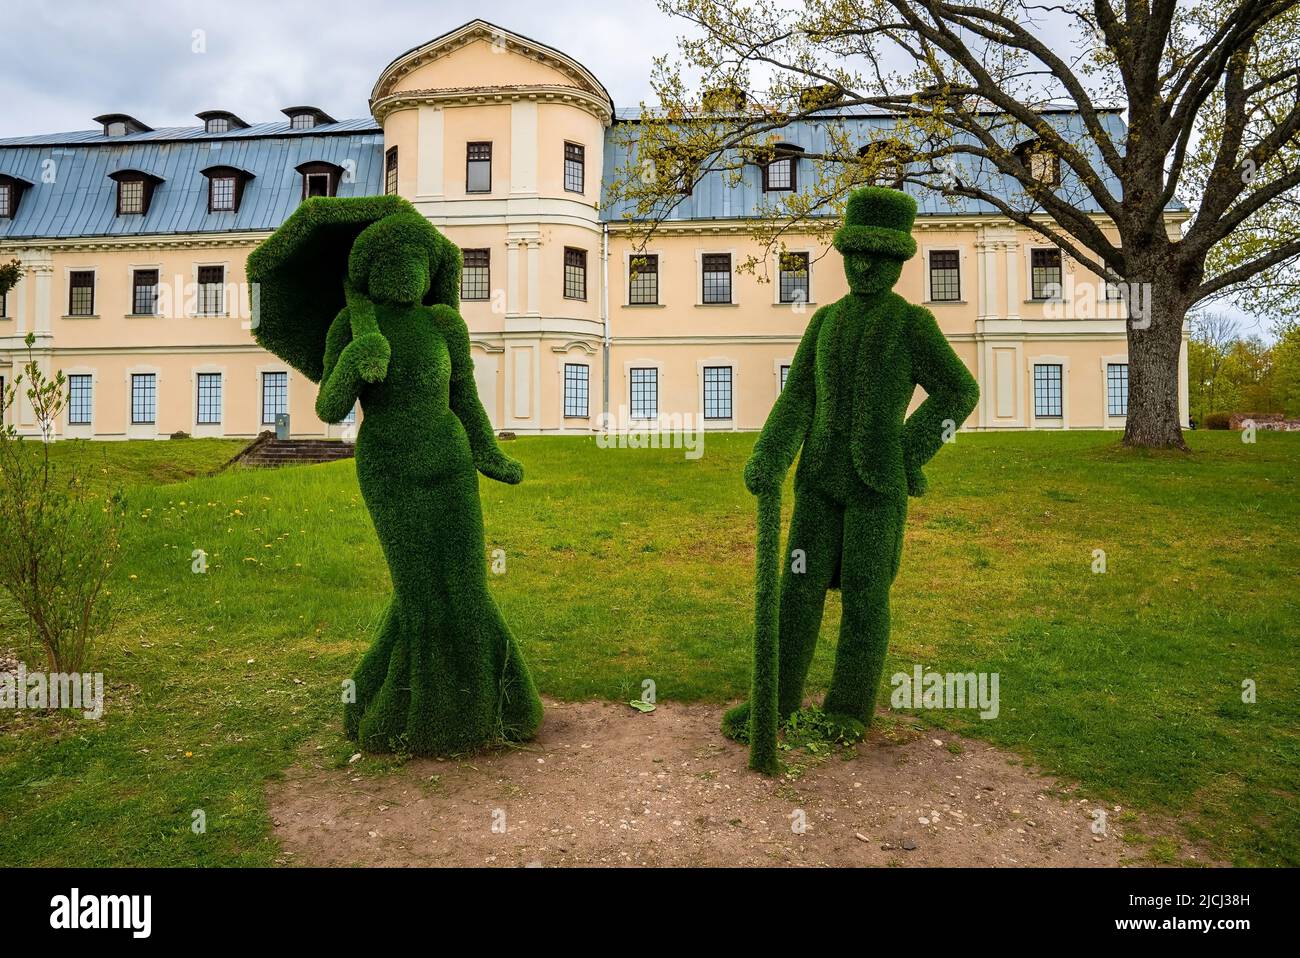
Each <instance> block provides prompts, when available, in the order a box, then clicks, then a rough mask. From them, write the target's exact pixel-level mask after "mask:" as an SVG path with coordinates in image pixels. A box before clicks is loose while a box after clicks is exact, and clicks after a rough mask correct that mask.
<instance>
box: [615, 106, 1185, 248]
mask: <svg viewBox="0 0 1300 958" xmlns="http://www.w3.org/2000/svg"><path fill="white" fill-rule="evenodd" d="M620 114H621V119H622V120H623V122H619V123H616V124H615V125H614V126H613V127H611V128H610V131H609V133H608V134H607V135H606V142H605V169H604V182H606V183H608V182H610V181H611V180H612V179H613V178H614V177H615V175H616V174H617V172H618V171H619V170H623V169H625V168H627V167H628V162H629V156H631V157H632V158H633V159H635V150H636V147H635V142H634V139H635V136H636V130H637V124H635V123H630V122H627V120H629V119H632V118H634V117H637V116H639V111H628V110H623V111H620ZM1101 116H1102V122H1103V123H1104V124H1105V126H1106V128H1107V131H1108V132H1109V133H1110V135H1111V138H1112V139H1114V140H1115V141H1116V142H1119V143H1122V142H1123V140H1124V138H1125V136H1126V135H1127V132H1128V131H1127V128H1126V126H1125V124H1124V121H1123V119H1122V118H1121V117H1120V116H1119V114H1118V113H1111V112H1107V113H1103V114H1102V115H1101ZM1044 118H1045V119H1047V120H1048V122H1050V123H1052V124H1053V125H1054V126H1055V127H1056V128H1057V129H1059V130H1062V131H1063V132H1064V133H1065V134H1066V135H1067V136H1068V137H1069V139H1070V140H1071V141H1072V142H1075V143H1077V144H1078V145H1079V147H1080V149H1081V151H1082V152H1083V153H1084V154H1085V155H1086V156H1088V158H1089V160H1090V162H1091V163H1092V165H1093V168H1094V169H1095V170H1097V171H1098V172H1099V173H1103V174H1104V175H1105V176H1106V187H1107V189H1109V190H1110V191H1111V192H1112V193H1113V194H1115V195H1117V196H1118V195H1119V194H1120V192H1121V190H1120V184H1119V181H1118V179H1116V178H1115V177H1114V176H1113V175H1111V174H1110V171H1109V168H1108V167H1107V166H1106V164H1105V162H1104V161H1103V160H1102V159H1101V155H1100V151H1099V150H1098V149H1097V145H1096V143H1095V142H1094V141H1093V140H1092V138H1091V137H1090V136H1088V134H1087V132H1086V130H1085V127H1084V124H1083V118H1082V117H1081V116H1079V114H1078V113H1073V112H1052V113H1050V114H1047V113H1045V114H1044ZM893 123H894V119H893V117H891V116H890V115H889V114H887V113H883V112H881V111H878V110H874V109H870V108H861V109H851V110H844V111H827V115H826V116H825V118H821V117H818V118H810V119H801V120H796V121H794V122H792V123H791V124H790V125H789V126H788V127H786V128H785V129H783V130H782V131H781V141H782V142H783V143H788V144H791V145H793V146H798V147H800V148H802V149H803V150H804V151H806V152H808V153H823V152H827V151H829V150H830V149H831V146H830V142H829V141H830V137H831V131H832V130H835V131H839V130H845V131H847V132H848V133H849V135H850V136H852V137H854V138H855V139H856V140H857V141H858V142H860V143H862V144H867V143H870V142H872V141H873V140H878V139H880V138H881V137H882V133H883V131H884V130H887V129H888V128H889V127H890V126H892V125H893ZM1010 132H1011V131H1010V128H1008V134H1009V133H1010ZM629 138H630V139H632V140H633V142H632V143H631V144H629V143H628V142H627V140H628V139H629ZM1025 138H1026V139H1027V138H1028V134H1026V136H1025ZM1006 145H1007V147H1008V148H1010V147H1013V146H1015V145H1016V141H1009V142H1008V143H1007V144H1006ZM951 160H952V166H953V169H954V172H956V173H957V175H958V176H959V177H960V178H961V180H962V181H964V182H966V183H970V184H978V185H979V186H980V188H981V189H983V190H984V191H985V192H988V193H990V194H992V195H994V196H999V197H1001V198H1003V199H1005V200H1007V201H1008V202H1009V203H1010V204H1011V205H1013V206H1016V207H1019V208H1023V207H1024V204H1025V202H1026V200H1025V198H1024V197H1023V195H1022V194H1021V187H1020V184H1019V183H1018V182H1017V181H1016V180H1015V179H1014V178H1013V177H1009V176H1005V175H1003V174H1002V173H999V172H997V171H996V170H995V169H994V168H993V166H992V164H989V163H987V162H986V161H985V160H983V159H982V158H980V157H974V156H968V155H965V154H959V155H955V156H953V157H951ZM733 175H734V172H733V171H731V170H726V171H715V172H710V173H706V174H704V176H703V177H702V178H701V179H700V180H699V181H698V182H697V183H696V184H695V188H694V189H693V190H692V192H691V195H690V196H683V197H682V199H681V201H680V202H679V203H678V204H677V205H676V206H675V207H674V208H673V209H672V211H671V212H670V213H669V214H668V216H667V220H668V221H669V222H680V221H690V220H715V219H717V220H726V219H744V218H748V217H752V216H756V215H759V213H760V212H761V211H762V207H763V197H764V194H763V177H762V169H761V168H760V167H759V166H758V165H757V164H754V163H749V164H746V165H745V167H744V169H743V171H742V178H741V182H739V183H733V182H731V177H732V176H733ZM1061 178H1062V182H1061V186H1060V187H1059V189H1058V193H1059V194H1060V195H1061V196H1063V197H1068V198H1069V199H1070V201H1071V202H1072V203H1073V205H1075V206H1076V207H1078V208H1079V209H1082V210H1084V211H1086V212H1090V213H1099V212H1101V208H1100V207H1099V206H1098V205H1097V202H1096V200H1095V199H1094V198H1093V197H1092V195H1091V193H1089V191H1088V190H1087V189H1085V188H1084V187H1083V186H1082V185H1081V184H1080V183H1078V182H1077V180H1076V179H1075V178H1074V176H1073V172H1072V171H1071V170H1070V168H1069V167H1068V166H1067V165H1066V164H1065V163H1062V164H1061ZM809 179H810V177H809V176H807V175H805V176H804V177H803V180H804V182H805V183H806V182H807V181H808V180H809ZM906 191H907V192H908V193H909V194H911V195H912V196H913V197H914V198H915V199H916V202H917V212H918V213H919V214H920V215H923V216H925V215H947V216H952V215H955V214H979V213H983V214H994V213H997V212H998V211H997V209H996V208H995V207H994V206H992V205H991V204H989V203H986V202H983V201H980V200H969V199H964V198H952V197H948V196H944V195H943V194H941V193H938V192H935V191H933V190H925V189H922V188H920V187H917V186H914V185H912V184H907V185H906ZM767 205H768V206H769V207H770V205H771V204H770V203H769V204H767ZM631 208H632V205H631V204H629V203H623V202H620V203H609V202H606V203H605V204H603V205H602V209H601V218H602V219H604V220H606V221H609V222H617V221H621V220H623V219H624V214H625V213H626V212H627V211H628V210H629V209H631ZM1170 209H1185V207H1184V206H1182V205H1181V204H1178V203H1171V204H1170ZM826 212H827V215H830V214H831V210H830V209H829V207H828V208H827V210H826Z"/></svg>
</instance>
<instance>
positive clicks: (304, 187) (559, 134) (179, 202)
mask: <svg viewBox="0 0 1300 958" xmlns="http://www.w3.org/2000/svg"><path fill="white" fill-rule="evenodd" d="M370 103H371V110H372V117H370V118H367V119H364V120H345V121H336V120H334V119H333V118H332V117H330V116H328V115H327V114H326V113H324V112H323V111H322V110H320V109H318V108H315V107H309V106H298V107H289V108H287V109H285V111H284V112H285V114H286V119H285V121H283V122H275V123H256V124H248V123H245V122H244V121H243V120H241V119H240V118H239V117H237V116H235V115H234V114H231V113H227V112H223V111H217V110H213V111H208V112H204V113H200V114H197V116H198V118H199V120H200V121H201V123H202V125H200V126H195V127H184V128H169V129H157V130H154V129H150V128H148V127H147V126H145V125H144V124H143V123H141V122H140V121H138V120H136V119H134V118H132V117H130V116H126V115H121V114H110V115H105V116H102V117H97V118H96V120H95V122H96V123H97V124H98V128H97V129H94V130H90V131H83V132H78V133H69V134H47V135H37V136H28V137H19V138H10V139H3V140H0V262H3V261H8V260H9V259H13V258H16V259H18V260H19V261H20V262H21V263H22V265H23V267H24V270H25V273H24V277H23V279H22V280H21V282H20V283H19V284H18V285H17V286H16V287H15V288H14V289H13V290H12V291H11V292H10V293H9V295H8V296H7V297H5V298H4V300H3V302H2V303H0V378H3V380H4V381H5V382H6V383H12V381H13V377H14V375H15V374H16V373H18V372H20V371H21V367H22V364H23V363H24V362H25V361H26V358H27V350H26V347H25V346H24V345H23V340H24V338H25V336H26V335H27V334H28V333H32V334H33V335H34V336H35V344H34V346H33V347H32V349H33V355H34V356H35V358H36V359H37V361H38V362H39V363H40V364H41V365H42V367H43V368H44V369H45V371H46V372H47V373H53V372H54V371H56V370H61V371H62V372H63V373H64V375H65V376H67V378H68V384H69V385H68V389H69V403H68V409H67V411H66V413H65V415H64V417H63V421H61V422H60V423H59V426H58V433H59V435H61V436H66V437H83V438H97V439H124V438H126V439H133V438H140V439H145V438H165V437H167V436H169V435H171V434H173V433H177V432H184V433H188V434H191V435H195V436H234V437H250V436H253V435H256V434H257V433H258V432H260V431H261V430H263V429H266V428H270V427H271V425H272V424H273V423H274V421H275V417H276V416H277V415H278V414H281V413H288V414H289V415H290V417H291V423H292V431H293V434H294V435H296V436H303V437H309V436H347V435H349V434H350V432H351V425H350V424H349V423H343V424H326V423H322V422H321V421H320V420H319V419H318V418H317V417H316V415H315V412H314V404H315V398H316V387H315V385H314V384H313V383H312V382H310V381H309V380H307V379H306V378H305V377H304V376H302V375H301V374H300V373H298V372H297V371H296V370H293V369H291V368H289V367H288V366H286V365H285V364H284V363H282V362H280V361H279V360H278V359H276V358H275V357H273V356H271V355H270V354H268V353H266V352H265V351H263V350H262V349H260V348H259V347H258V346H257V345H256V343H255V342H254V340H253V337H252V329H251V327H252V324H253V322H255V318H254V317H255V310H254V309H253V308H252V305H251V300H252V299H253V297H252V296H251V295H250V293H251V291H250V290H248V289H247V286H246V282H245V275H244V262H245V259H246V257H247V255H248V253H249V252H250V250H251V249H252V248H253V247H254V246H255V245H256V244H257V243H258V242H260V241H261V240H262V239H264V238H265V237H266V236H268V235H270V233H271V232H272V231H273V230H274V229H275V228H276V227H277V226H278V225H279V224H280V223H281V222H283V221H284V219H285V218H287V217H288V216H289V215H290V214H291V213H292V212H293V210H294V208H295V207H296V206H297V204H298V203H299V202H301V201H302V200H303V199H304V198H305V197H308V196H315V195H327V196H362V195H373V194H378V193H385V192H387V193H397V194H399V195H401V196H403V197H405V198H407V199H409V200H410V201H411V202H412V203H414V204H415V206H416V207H417V208H418V209H419V210H420V211H421V212H422V213H423V214H424V215H425V216H427V217H428V218H429V219H430V221H431V222H433V223H434V225H436V226H437V227H438V228H439V229H441V230H443V231H444V232H445V233H446V234H447V235H448V236H449V237H450V238H451V239H452V240H453V241H454V242H455V243H457V244H458V245H459V246H460V247H461V249H462V250H463V251H464V255H465V267H464V273H463V276H462V288H461V293H462V303H461V310H462V313H463V315H464V317H465V320H466V322H467V323H468V325H469V329H470V334H471V340H472V354H473V358H474V369H475V377H476V380H477V383H478V389H479V394H480V396H481V397H482V400H483V405H484V407H485V408H486V409H487V411H488V414H489V415H490V416H491V418H492V421H493V423H494V424H495V425H496V427H497V428H498V429H501V430H510V431H514V432H518V433H575V434H591V433H592V432H593V431H595V430H597V429H601V428H606V427H608V426H609V425H611V424H612V425H613V427H614V428H619V429H624V428H638V426H639V425H642V424H645V423H648V422H653V421H657V420H668V421H682V422H684V423H685V424H687V425H696V424H698V425H700V426H702V427H703V428H705V429H724V430H732V429H756V428H759V427H760V426H761V425H762V424H763V421H764V419H765V418H766V416H767V413H768V410H769V409H770V408H771V405H772V403H773V402H774V400H775V399H776V396H777V395H778V394H779V392H780V389H781V387H782V385H783V382H784V377H785V373H786V370H787V369H788V367H789V364H790V361H791V359H792V357H793V355H794V351H795V348H796V346H797V345H798V342H799V338H800V336H801V335H802V333H803V330H804V328H805V326H806V325H807V322H808V319H809V318H810V317H811V315H812V312H813V311H814V310H815V309H816V308H817V306H818V305H820V304H823V303H829V302H832V301H834V300H835V299H837V298H838V297H840V296H842V295H844V294H845V293H846V292H847V287H846V284H845V280H844V276H843V271H842V269H841V265H840V262H839V258H838V254H836V253H835V251H834V250H829V251H828V250H827V249H826V248H825V246H824V245H823V244H822V243H820V242H818V241H816V240H814V239H813V238H811V237H803V238H800V237H797V236H788V237H786V250H787V256H786V257H784V258H783V259H781V260H777V259H776V258H773V261H772V262H771V263H770V264H769V267H770V268H769V269H768V270H767V271H760V272H759V274H758V275H756V274H753V273H749V272H743V271H738V270H737V266H738V265H739V264H740V263H741V262H742V261H744V260H745V259H747V258H748V257H749V256H750V254H751V253H752V252H753V251H754V250H755V248H756V244H755V242H754V241H753V240H752V239H751V238H750V233H749V227H748V225H747V224H748V223H749V221H750V218H751V216H752V215H753V211H754V210H756V209H757V208H758V206H759V204H760V202H761V199H762V196H763V193H764V192H765V191H768V190H772V189H784V188H790V187H794V188H797V184H798V163H799V160H798V157H797V154H795V155H791V156H788V157H784V158H783V159H782V160H781V161H780V163H779V164H771V165H769V166H768V167H767V168H765V169H764V168H759V167H757V166H756V167H754V169H753V170H752V171H747V172H746V175H745V178H744V181H743V182H742V183H740V184H728V183H725V182H723V179H722V177H721V175H716V174H709V175H706V176H705V177H704V178H703V179H702V180H701V181H700V182H699V183H697V184H696V185H695V187H694V189H693V190H692V192H691V194H690V195H689V196H686V197H684V198H683V201H682V202H681V203H680V204H679V205H678V206H677V208H676V209H675V210H674V211H673V213H672V214H671V216H670V218H669V219H668V220H667V221H666V222H665V223H664V224H663V226H662V227H661V228H660V229H659V230H658V231H657V232H656V233H655V235H654V237H653V238H652V240H651V242H650V243H649V245H648V247H647V248H646V249H645V250H644V251H640V252H637V253H635V254H634V251H633V240H632V238H631V237H630V236H629V232H628V229H627V227H626V225H625V222H624V219H623V217H622V215H621V210H619V209H618V208H617V207H611V206H609V205H607V204H606V203H604V202H603V185H604V184H605V183H607V182H609V180H610V178H611V177H612V176H613V175H614V171H615V170H617V169H619V168H620V167H621V165H622V164H623V163H624V162H626V158H627V157H626V152H625V151H626V150H627V148H628V147H627V143H626V140H627V138H626V137H624V136H623V135H622V134H623V133H624V132H626V131H627V130H628V129H629V127H628V126H627V124H630V123H635V114H634V113H631V114H622V113H620V112H618V111H616V110H615V107H614V104H613V102H612V100H611V98H610V96H609V94H608V92H607V91H606V90H605V88H604V87H603V86H602V85H601V83H600V81H599V80H598V79H597V78H596V77H595V76H594V75H592V74H591V72H590V71H588V70H587V69H586V68H585V67H583V66H582V65H581V64H579V63H577V62H576V61H574V60H572V59H571V58H570V57H568V56H566V55H565V54H564V53H562V52H560V51H558V50H556V49H553V48H551V47H549V46H546V45H544V44H541V43H538V42H536V41H533V40H530V39H528V38H525V37H522V36H519V35H516V34H513V33H511V32H509V31H507V30H503V29H501V28H499V27H496V26H493V25H491V24H488V23H485V22H483V21H478V20H476V21H473V22H471V23H468V24H465V25H464V26H462V27H459V28H458V29H456V30H453V31H451V32H450V33H447V34H445V35H443V36H441V37H438V38H437V39H435V40H432V41H430V42H428V43H425V44H422V45H421V46H419V47H416V48H414V49H412V50H410V51H408V52H407V53H405V54H403V55H402V56H400V57H398V58H397V59H396V60H394V61H393V62H392V63H391V64H389V66H388V67H387V68H385V69H384V71H383V72H382V74H381V75H380V76H379V78H378V80H377V82H376V83H375V86H374V89H373V91H372V94H371V101H370ZM1110 120H1111V121H1113V122H1115V123H1119V122H1120V120H1119V117H1118V116H1114V117H1111V118H1110ZM835 122H838V123H842V124H848V125H849V126H850V128H852V124H854V123H856V124H860V125H861V126H862V129H863V133H864V136H865V134H867V133H868V132H869V130H867V127H868V126H869V125H870V124H872V123H879V122H882V120H881V118H879V117H867V116H863V117H857V118H848V119H846V118H843V117H840V118H837V119H836V120H835ZM820 127H821V125H820V124H819V123H818V122H812V121H805V122H802V123H800V124H798V125H796V127H794V128H792V129H791V130H790V131H789V132H788V134H787V138H788V139H790V140H791V141H792V142H794V143H796V144H797V145H800V146H805V147H806V148H812V147H814V146H815V145H816V143H817V138H818V137H819V136H821V135H823V131H822V130H821V128H820ZM801 138H802V140H801ZM803 141H806V142H803ZM785 164H788V166H787V165H785ZM751 173H752V175H751ZM918 201H919V203H920V213H919V215H918V217H917V222H916V238H917V245H918V247H919V253H918V255H917V256H916V257H914V258H913V259H912V260H910V261H909V262H908V263H907V264H906V266H905V267H904V271H903V276H902V280H901V281H900V284H899V287H898V291H899V292H900V293H901V294H902V295H903V296H905V297H907V298H908V299H909V300H911V301H913V302H921V303H925V304H926V305H927V306H928V307H929V308H930V309H931V310H932V311H933V312H934V314H935V315H936V317H937V318H938V321H939V324H940V326H941V327H942V329H943V330H944V332H945V333H946V334H947V335H948V337H949V338H950V340H951V341H952V343H953V346H954V348H955V349H956V351H957V352H958V354H959V355H960V356H961V357H962V359H963V360H965V362H966V363H967V364H968V366H969V367H970V369H971V371H972V373H974V375H975V376H976V378H977V379H978V381H979V384H980V389H981V400H980V405H979V407H978V408H977V410H976V412H975V413H974V414H972V416H971V418H970V420H969V421H968V422H967V423H966V428H969V429H1030V428H1057V429H1061V428H1064V429H1070V428H1087V429H1099V428H1120V427H1122V425H1123V423H1124V414H1125V411H1126V408H1127V369H1128V367H1127V355H1126V353H1127V348H1126V339H1125V320H1124V318H1123V314H1122V312H1121V310H1122V308H1123V307H1122V305H1121V303H1120V302H1119V301H1117V300H1113V299H1107V298H1106V296H1105V292H1104V288H1103V287H1102V286H1100V285H1099V284H1098V281H1097V277H1096V276H1094V275H1093V274H1092V273H1091V272H1089V271H1088V270H1087V268H1086V267H1085V266H1083V265H1081V264H1077V263H1073V262H1071V261H1070V259H1069V257H1067V256H1065V255H1064V254H1063V253H1062V251H1060V250H1058V249H1055V248H1053V247H1051V246H1050V245H1049V244H1046V243H1044V242H1043V241H1042V238H1041V237H1039V236H1038V235H1037V234H1035V233H1033V232H1032V231H1029V230H1026V229H1023V228H1021V227H1019V226H1017V225H1015V224H1013V223H1011V222H1010V221H1009V220H1007V219H1005V218H1004V217H1002V216H1000V215H998V214H996V213H995V212H993V211H991V210H981V209H978V208H976V207H974V206H965V207H960V206H959V207H954V206H952V205H950V204H949V203H947V202H945V201H942V200H940V199H938V198H937V197H918ZM1096 215H1097V218H1098V220H1099V221H1102V222H1103V225H1104V219H1103V218H1102V217H1101V216H1100V214H1099V213H1097V214H1096ZM1186 216H1187V213H1186V212H1185V211H1179V210H1171V211H1170V213H1169V215H1168V220H1167V227H1168V229H1170V230H1171V231H1176V230H1177V229H1178V228H1179V224H1180V223H1181V221H1182V220H1183V219H1185V218H1186ZM634 259H635V263H634ZM782 266H785V267H787V268H786V269H785V270H783V269H782ZM764 272H766V274H767V276H768V277H770V281H763V280H762V279H761V278H760V276H761V275H762V274H763V273H764ZM334 279H335V278H333V277H323V278H322V281H333V280H334ZM1180 390H1181V397H1182V398H1181V402H1182V410H1183V413H1182V418H1183V420H1184V422H1186V418H1187V383H1186V347H1185V346H1184V350H1183V365H1182V373H1181V375H1180ZM918 398H919V397H918ZM603 416H605V417H607V418H602V417H603ZM9 418H10V420H11V421H12V422H14V424H15V425H17V426H18V427H19V429H20V430H23V431H32V430H33V429H34V423H33V419H32V414H31V410H30V408H29V407H28V406H27V404H26V402H25V400H23V399H20V401H19V402H18V403H16V405H15V407H14V409H12V410H11V411H10V413H9Z"/></svg>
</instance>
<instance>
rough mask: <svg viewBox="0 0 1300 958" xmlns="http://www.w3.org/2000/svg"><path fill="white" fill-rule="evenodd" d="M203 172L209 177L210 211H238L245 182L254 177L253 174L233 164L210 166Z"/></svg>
mask: <svg viewBox="0 0 1300 958" xmlns="http://www.w3.org/2000/svg"><path fill="white" fill-rule="evenodd" d="M202 172H203V175H204V176H206V177H207V178H208V212H209V213H235V212H238V210H239V201H240V199H242V198H243V194H244V184H245V183H247V182H248V181H249V180H251V179H253V174H252V173H249V172H248V171H247V170H241V169H238V168H236V167H233V166H209V167H208V168H207V169H206V170H203V171H202Z"/></svg>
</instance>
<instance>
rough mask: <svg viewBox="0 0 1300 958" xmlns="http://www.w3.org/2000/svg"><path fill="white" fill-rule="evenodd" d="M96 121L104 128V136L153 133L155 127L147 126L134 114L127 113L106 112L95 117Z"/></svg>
mask: <svg viewBox="0 0 1300 958" xmlns="http://www.w3.org/2000/svg"><path fill="white" fill-rule="evenodd" d="M95 122H96V123H99V124H100V125H102V126H103V128H104V136H129V135H130V134H132V133H151V132H153V127H148V126H145V125H144V124H143V123H141V122H140V121H139V120H137V119H136V118H135V117H133V116H127V114H125V113H105V114H104V115H103V116H97V117H95Z"/></svg>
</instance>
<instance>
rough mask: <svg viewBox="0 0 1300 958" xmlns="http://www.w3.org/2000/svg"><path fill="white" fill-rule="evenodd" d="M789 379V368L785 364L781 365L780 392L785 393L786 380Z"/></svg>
mask: <svg viewBox="0 0 1300 958" xmlns="http://www.w3.org/2000/svg"><path fill="white" fill-rule="evenodd" d="M789 378H790V366H789V365H788V364H786V363H782V364H781V392H785V383H786V380H787V379H789Z"/></svg>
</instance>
